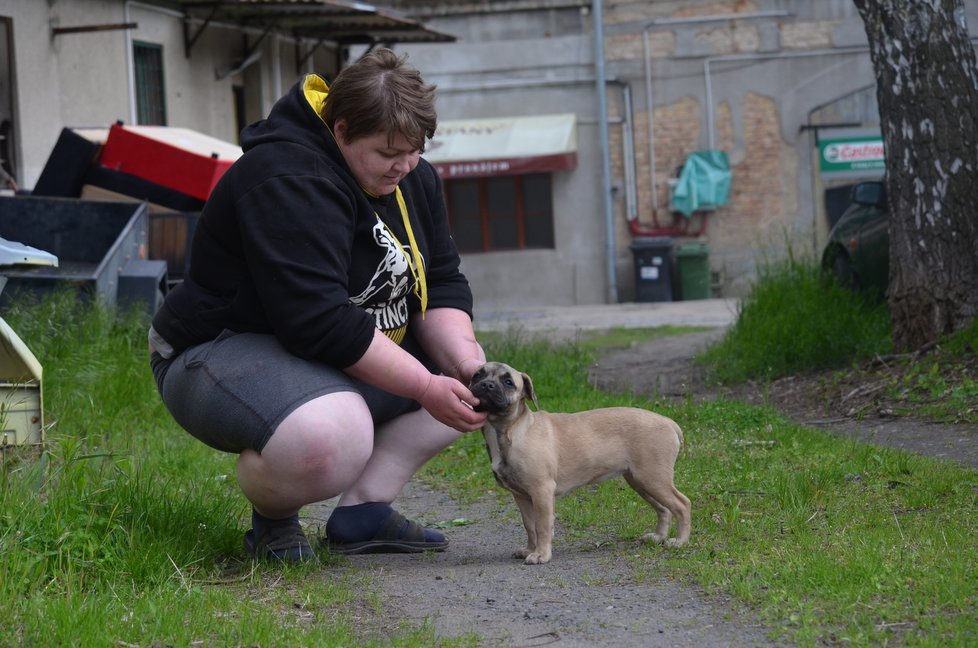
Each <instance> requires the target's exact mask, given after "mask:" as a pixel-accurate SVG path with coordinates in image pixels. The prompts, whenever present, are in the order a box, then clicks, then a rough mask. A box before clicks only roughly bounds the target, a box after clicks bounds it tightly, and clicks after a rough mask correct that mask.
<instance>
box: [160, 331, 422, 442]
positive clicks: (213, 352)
mask: <svg viewBox="0 0 978 648" xmlns="http://www.w3.org/2000/svg"><path fill="white" fill-rule="evenodd" d="M403 346H404V348H405V350H407V351H408V352H409V353H411V354H412V355H414V356H415V357H417V358H418V359H419V360H420V361H421V362H422V363H423V364H425V365H426V366H427V367H428V368H429V369H431V370H433V369H434V366H433V363H432V362H431V361H430V360H429V359H428V358H427V357H426V356H425V355H424V353H423V352H422V351H421V349H420V348H419V347H418V345H417V343H415V342H414V341H413V339H412V338H410V337H408V338H407V339H406V340H405V343H404V345H403ZM150 365H151V367H152V369H153V375H154V377H155V378H156V385H157V388H158V389H159V392H160V396H161V397H162V399H163V404H164V405H166V408H167V409H168V410H169V412H170V414H171V415H172V416H173V418H174V419H175V420H176V421H177V423H179V424H180V425H181V427H183V428H184V429H185V430H187V431H188V432H190V434H192V435H193V436H195V437H197V438H198V439H200V440H201V441H203V442H204V443H206V444H207V445H209V446H211V447H212V448H216V449H218V450H223V451H225V452H235V453H237V452H241V451H242V450H244V449H246V448H251V449H253V450H257V451H259V452H261V449H262V448H264V447H265V444H266V443H267V442H268V440H269V439H270V438H271V436H272V433H274V432H275V428H277V427H278V425H279V423H281V422H282V421H283V420H284V419H285V417H286V416H288V415H289V414H290V413H292V412H293V411H294V410H295V409H296V408H297V407H299V406H300V405H302V404H304V403H307V402H309V401H310V400H312V399H314V398H318V397H319V396H323V395H325V394H332V393H335V392H344V391H348V392H357V393H359V394H361V395H362V396H363V398H364V401H365V402H366V403H367V407H368V408H369V409H370V413H371V415H372V416H373V420H374V423H375V424H379V423H383V422H385V421H389V420H391V419H393V418H395V417H397V416H400V415H401V414H406V413H408V412H412V411H414V410H417V409H419V408H420V405H419V404H418V403H417V401H414V400H411V399H409V398H403V397H401V396H395V395H394V394H391V393H389V392H385V391H383V390H380V389H377V388H376V387H371V386H370V385H367V384H365V383H362V382H360V381H358V380H355V379H353V378H351V377H350V376H348V375H347V374H345V373H344V372H343V371H341V370H339V369H336V368H335V367H331V366H329V365H327V364H324V363H321V362H316V361H313V360H303V359H302V358H299V357H296V356H294V355H292V354H291V353H289V352H288V351H286V350H285V349H284V348H283V347H282V345H280V344H279V343H278V341H277V340H276V339H275V337H274V336H272V335H260V334H256V333H233V332H231V331H225V332H224V333H222V334H221V335H220V336H219V337H218V338H217V339H215V340H213V341H211V342H206V343H204V344H200V345H198V346H195V347H191V348H189V349H187V350H186V351H184V352H183V353H181V354H179V355H177V356H176V357H174V358H172V359H170V360H167V359H165V358H163V357H162V356H161V355H160V354H158V353H153V354H152V355H151V356H150Z"/></svg>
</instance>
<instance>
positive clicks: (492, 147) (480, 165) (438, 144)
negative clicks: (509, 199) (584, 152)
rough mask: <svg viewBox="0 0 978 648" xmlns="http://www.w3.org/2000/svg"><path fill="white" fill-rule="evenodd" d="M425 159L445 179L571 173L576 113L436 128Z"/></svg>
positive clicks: (457, 122) (451, 123) (449, 122)
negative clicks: (566, 170)
mask: <svg viewBox="0 0 978 648" xmlns="http://www.w3.org/2000/svg"><path fill="white" fill-rule="evenodd" d="M424 158H425V159H426V160H428V161H429V162H431V164H433V165H434V166H435V168H436V169H437V170H438V173H439V174H440V175H441V177H442V178H477V177H485V176H498V175H517V174H525V173H539V172H547V171H561V170H564V169H573V168H574V167H576V166H577V117H576V115H574V114H573V113H567V114H558V115H537V116H532V117H500V118H493V119H446V120H442V121H439V122H438V130H437V131H436V132H435V137H434V138H433V139H432V140H431V141H430V142H429V143H428V146H427V148H426V150H425V153H424Z"/></svg>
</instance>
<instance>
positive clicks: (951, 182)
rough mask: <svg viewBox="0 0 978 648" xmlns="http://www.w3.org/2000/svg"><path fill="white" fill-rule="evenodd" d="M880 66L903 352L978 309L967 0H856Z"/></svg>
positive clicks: (976, 97)
mask: <svg viewBox="0 0 978 648" xmlns="http://www.w3.org/2000/svg"><path fill="white" fill-rule="evenodd" d="M853 1H854V2H855V5H856V7H857V9H858V10H859V13H860V15H861V16H862V19H863V22H864V24H865V27H866V35H867V37H868V39H869V48H870V55H871V57H872V61H873V67H874V69H875V72H876V86H877V97H878V100H879V108H880V125H881V129H882V132H883V144H884V148H885V150H886V188H887V194H888V197H889V204H890V280H889V290H888V295H887V301H888V304H889V309H890V316H891V319H892V322H893V345H894V348H895V349H896V350H897V351H911V350H915V349H919V348H920V347H922V346H924V345H926V344H927V343H929V342H933V341H935V340H937V339H938V338H940V337H941V336H942V335H946V334H948V333H951V332H953V331H956V330H958V329H961V328H963V327H965V326H967V325H968V324H970V323H971V321H972V320H974V318H975V315H976V313H978V173H976V172H978V64H976V60H975V50H974V46H973V45H972V44H971V41H970V40H969V38H968V29H967V26H966V25H965V24H964V20H965V18H964V17H965V12H964V7H963V6H962V0H915V1H914V2H906V0H853Z"/></svg>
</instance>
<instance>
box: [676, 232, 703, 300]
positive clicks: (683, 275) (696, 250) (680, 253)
mask: <svg viewBox="0 0 978 648" xmlns="http://www.w3.org/2000/svg"><path fill="white" fill-rule="evenodd" d="M676 266H677V269H678V271H679V285H680V291H681V295H682V299H683V301H689V300H692V299H709V298H710V297H711V296H712V293H711V291H710V255H709V249H708V248H707V246H706V244H705V243H683V244H682V245H678V246H676Z"/></svg>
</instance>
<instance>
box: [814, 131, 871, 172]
mask: <svg viewBox="0 0 978 648" xmlns="http://www.w3.org/2000/svg"><path fill="white" fill-rule="evenodd" d="M818 146H819V151H818V152H819V169H820V170H821V172H822V175H823V176H824V175H826V174H847V175H848V174H852V173H854V172H855V173H866V172H870V173H872V172H880V173H882V172H883V171H885V170H886V158H885V156H884V152H883V140H882V139H881V138H879V137H859V138H850V139H825V140H822V141H821V142H819V144H818Z"/></svg>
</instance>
